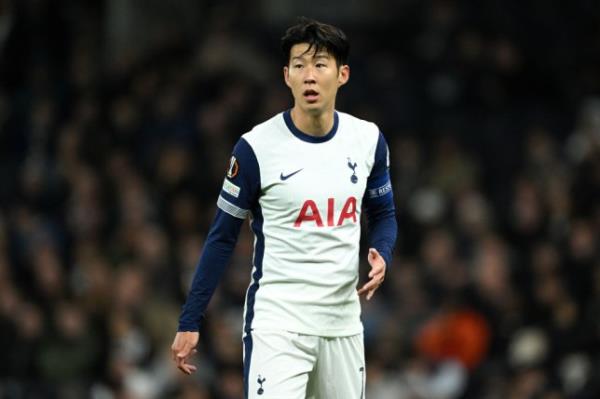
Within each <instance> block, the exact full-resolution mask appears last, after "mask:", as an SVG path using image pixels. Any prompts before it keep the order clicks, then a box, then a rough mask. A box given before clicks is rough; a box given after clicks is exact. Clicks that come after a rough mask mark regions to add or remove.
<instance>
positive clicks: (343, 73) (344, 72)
mask: <svg viewBox="0 0 600 399" xmlns="http://www.w3.org/2000/svg"><path fill="white" fill-rule="evenodd" d="M348 79H350V66H349V65H342V66H341V67H340V68H339V71H338V87H339V86H342V85H345V84H346V83H347V82H348Z"/></svg>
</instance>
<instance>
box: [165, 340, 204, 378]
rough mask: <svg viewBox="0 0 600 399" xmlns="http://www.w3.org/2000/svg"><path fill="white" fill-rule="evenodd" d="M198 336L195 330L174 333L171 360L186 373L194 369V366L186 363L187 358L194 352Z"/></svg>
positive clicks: (190, 372)
mask: <svg viewBox="0 0 600 399" xmlns="http://www.w3.org/2000/svg"><path fill="white" fill-rule="evenodd" d="M198 338H199V334H198V332H197V331H180V332H178V333H177V334H176V335H175V339H174V340H173V345H171V354H172V355H173V361H174V362H175V364H176V365H177V368H178V369H179V370H181V371H183V372H184V373H186V374H188V375H189V374H192V373H193V372H194V371H196V366H194V365H193V364H190V363H188V360H189V358H190V357H191V356H193V355H194V354H195V353H196V345H198Z"/></svg>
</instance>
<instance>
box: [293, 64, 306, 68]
mask: <svg viewBox="0 0 600 399" xmlns="http://www.w3.org/2000/svg"><path fill="white" fill-rule="evenodd" d="M303 66H304V65H302V64H295V65H294V68H296V69H300V68H302V67H303Z"/></svg>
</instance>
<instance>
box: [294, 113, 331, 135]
mask: <svg viewBox="0 0 600 399" xmlns="http://www.w3.org/2000/svg"><path fill="white" fill-rule="evenodd" d="M333 112H334V110H333V109H331V110H327V111H324V112H322V113H319V114H315V115H311V114H309V113H307V112H304V111H302V110H301V109H299V108H298V107H294V108H292V111H291V113H290V114H291V117H292V121H293V122H294V125H296V127H297V128H298V129H300V131H302V132H303V133H306V134H308V135H310V136H316V137H322V136H325V135H326V134H327V133H329V132H330V131H331V129H332V128H333Z"/></svg>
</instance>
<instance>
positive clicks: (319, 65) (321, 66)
mask: <svg viewBox="0 0 600 399" xmlns="http://www.w3.org/2000/svg"><path fill="white" fill-rule="evenodd" d="M326 66H327V65H326V64H323V63H322V62H319V63H318V64H317V68H325V67H326Z"/></svg>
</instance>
